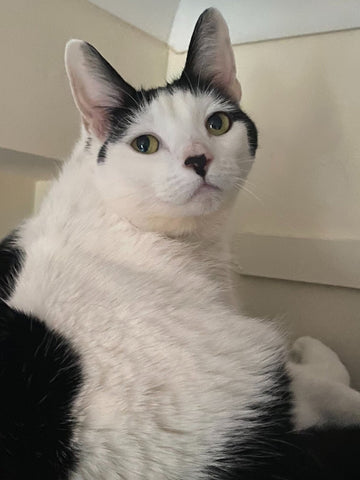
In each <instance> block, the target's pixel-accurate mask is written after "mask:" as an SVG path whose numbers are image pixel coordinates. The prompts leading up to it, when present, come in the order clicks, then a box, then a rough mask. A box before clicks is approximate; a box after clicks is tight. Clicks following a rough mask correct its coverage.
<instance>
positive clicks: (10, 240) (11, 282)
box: [0, 232, 24, 300]
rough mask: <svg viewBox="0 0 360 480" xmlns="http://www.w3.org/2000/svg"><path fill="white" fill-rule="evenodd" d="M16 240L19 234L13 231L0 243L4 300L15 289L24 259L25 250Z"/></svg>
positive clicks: (0, 281)
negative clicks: (23, 250)
mask: <svg viewBox="0 0 360 480" xmlns="http://www.w3.org/2000/svg"><path fill="white" fill-rule="evenodd" d="M16 241H17V234H16V232H13V233H11V234H10V235H8V236H7V237H6V238H4V239H3V240H2V241H1V243H0V299H3V300H7V299H8V298H9V297H10V295H11V293H12V291H13V290H14V287H15V283H16V279H17V277H18V275H19V273H20V270H21V264H22V261H23V256H24V255H23V252H22V250H21V248H20V247H18V246H17V245H16Z"/></svg>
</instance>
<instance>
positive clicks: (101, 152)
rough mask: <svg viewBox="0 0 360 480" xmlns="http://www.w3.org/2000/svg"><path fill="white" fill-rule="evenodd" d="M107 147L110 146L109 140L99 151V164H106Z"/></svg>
mask: <svg viewBox="0 0 360 480" xmlns="http://www.w3.org/2000/svg"><path fill="white" fill-rule="evenodd" d="M107 146H108V140H106V142H105V143H103V144H102V146H101V148H100V150H99V153H98V157H97V162H98V163H104V162H105V160H106V152H107Z"/></svg>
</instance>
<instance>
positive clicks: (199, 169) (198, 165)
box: [184, 154, 210, 178]
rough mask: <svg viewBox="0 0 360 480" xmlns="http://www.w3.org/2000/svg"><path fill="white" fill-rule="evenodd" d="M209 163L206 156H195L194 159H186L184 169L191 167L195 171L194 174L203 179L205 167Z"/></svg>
mask: <svg viewBox="0 0 360 480" xmlns="http://www.w3.org/2000/svg"><path fill="white" fill-rule="evenodd" d="M209 163H210V159H209V158H207V157H206V155H204V154H203V155H195V156H194V157H188V158H187V159H186V160H185V162H184V165H185V166H186V167H192V168H193V169H194V170H195V173H197V174H198V175H200V177H202V178H205V175H206V172H207V167H208V165H209Z"/></svg>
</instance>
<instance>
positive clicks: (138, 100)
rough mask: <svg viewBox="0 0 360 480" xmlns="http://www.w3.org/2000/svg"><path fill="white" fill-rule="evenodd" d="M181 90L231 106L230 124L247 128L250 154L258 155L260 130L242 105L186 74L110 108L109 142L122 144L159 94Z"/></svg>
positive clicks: (134, 95)
mask: <svg viewBox="0 0 360 480" xmlns="http://www.w3.org/2000/svg"><path fill="white" fill-rule="evenodd" d="M179 90H181V91H188V92H191V93H192V94H193V95H201V94H213V95H214V97H215V98H219V99H221V100H223V101H225V102H226V103H227V104H229V106H230V107H231V110H230V111H229V112H227V113H228V115H229V116H230V118H231V121H232V122H243V123H244V124H245V126H246V129H247V136H248V142H249V151H250V154H251V155H252V156H254V155H255V153H256V149H257V145H258V141H257V129H256V126H255V123H254V122H253V121H252V120H251V119H250V117H249V116H248V115H247V114H246V113H245V112H244V111H243V110H242V109H241V108H240V106H239V104H238V103H236V102H234V100H232V99H231V97H230V96H229V95H228V94H226V92H225V91H223V90H221V89H220V88H218V87H215V86H211V87H210V86H209V82H206V81H204V80H201V79H198V78H194V77H191V76H188V75H186V74H185V75H184V74H183V75H182V76H181V77H180V78H179V79H177V80H175V81H174V82H172V83H168V84H167V85H166V86H164V87H159V88H154V89H150V90H143V89H142V90H138V91H134V92H133V93H132V95H131V97H129V96H126V97H124V99H123V105H122V106H121V107H116V108H109V109H108V116H109V119H110V125H111V127H110V134H109V137H108V142H110V143H116V142H117V141H119V140H120V139H121V138H122V137H123V136H124V135H125V133H126V130H127V129H128V127H129V125H130V124H131V122H132V121H133V119H134V117H135V116H136V115H137V114H138V113H139V112H141V110H143V109H145V108H146V106H147V105H149V104H150V103H151V102H152V101H154V100H155V99H156V98H157V97H158V96H159V94H161V93H162V92H164V93H165V92H166V93H168V94H170V95H173V94H175V93H176V92H177V91H179Z"/></svg>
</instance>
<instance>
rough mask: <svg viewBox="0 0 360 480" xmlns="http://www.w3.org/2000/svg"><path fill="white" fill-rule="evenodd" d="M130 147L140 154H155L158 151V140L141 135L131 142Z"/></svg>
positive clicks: (151, 136)
mask: <svg viewBox="0 0 360 480" xmlns="http://www.w3.org/2000/svg"><path fill="white" fill-rule="evenodd" d="M131 146H132V148H133V149H134V150H136V151H137V152H140V153H147V154H150V153H155V152H157V151H158V149H159V140H158V139H157V138H155V137H154V136H153V135H141V136H140V137H137V138H135V139H134V140H133V141H132V142H131Z"/></svg>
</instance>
